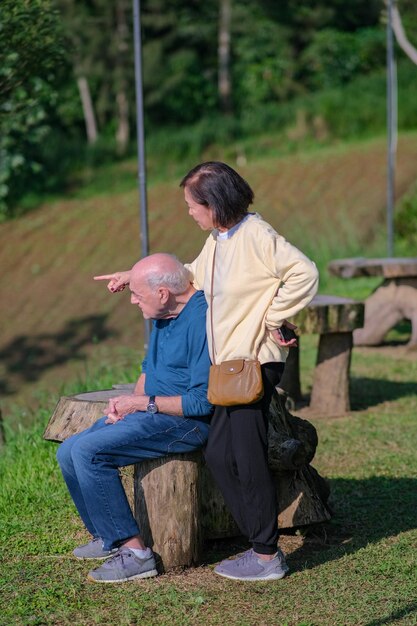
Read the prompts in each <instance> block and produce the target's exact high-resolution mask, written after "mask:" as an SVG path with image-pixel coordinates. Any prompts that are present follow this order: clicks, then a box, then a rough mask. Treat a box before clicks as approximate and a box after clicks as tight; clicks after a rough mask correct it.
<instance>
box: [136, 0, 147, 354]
mask: <svg viewBox="0 0 417 626" xmlns="http://www.w3.org/2000/svg"><path fill="white" fill-rule="evenodd" d="M133 38H134V52H135V88H136V129H137V131H136V132H137V149H138V190H139V198H140V242H141V256H142V258H143V257H145V256H148V254H149V242H148V199H147V193H146V156H145V131H144V123H143V79H142V37H141V29H140V0H133ZM149 336H150V323H149V320H145V348H146V347H147V346H148V344H149Z"/></svg>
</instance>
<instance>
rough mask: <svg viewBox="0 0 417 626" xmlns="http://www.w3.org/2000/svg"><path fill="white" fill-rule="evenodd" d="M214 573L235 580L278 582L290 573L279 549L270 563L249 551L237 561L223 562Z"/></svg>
mask: <svg viewBox="0 0 417 626" xmlns="http://www.w3.org/2000/svg"><path fill="white" fill-rule="evenodd" d="M214 571H215V572H216V574H219V576H224V577H225V578H232V579H233V580H248V581H255V580H278V579H279V578H284V576H285V574H286V573H287V572H288V565H287V563H286V562H285V557H284V555H283V553H282V552H281V550H280V549H279V548H278V551H277V553H276V555H275V556H274V558H273V559H271V560H270V561H264V560H263V559H260V558H259V557H258V555H257V554H255V552H254V551H253V550H248V551H247V552H244V553H243V554H242V555H241V556H240V557H237V558H236V559H227V560H226V561H222V562H221V563H219V565H217V566H216V567H215V568H214Z"/></svg>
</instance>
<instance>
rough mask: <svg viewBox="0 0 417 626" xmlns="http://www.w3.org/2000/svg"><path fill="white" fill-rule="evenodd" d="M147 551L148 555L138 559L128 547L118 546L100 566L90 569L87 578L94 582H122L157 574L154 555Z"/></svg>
mask: <svg viewBox="0 0 417 626" xmlns="http://www.w3.org/2000/svg"><path fill="white" fill-rule="evenodd" d="M149 552H150V555H149V556H148V557H146V558H144V559H140V558H139V557H138V556H136V555H135V554H134V552H132V550H129V548H120V550H119V551H118V552H117V553H116V554H115V555H114V556H112V557H110V559H108V560H107V561H105V563H103V565H102V566H101V567H98V568H97V569H92V570H91V572H89V573H88V576H87V578H88V579H89V580H93V581H94V582H96V583H124V582H125V581H127V580H134V579H135V578H151V576H157V575H158V572H157V571H156V563H155V557H154V555H153V553H152V551H151V550H150V551H149Z"/></svg>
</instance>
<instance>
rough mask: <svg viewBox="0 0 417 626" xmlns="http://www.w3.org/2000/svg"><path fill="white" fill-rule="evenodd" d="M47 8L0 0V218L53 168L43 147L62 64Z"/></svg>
mask: <svg viewBox="0 0 417 626" xmlns="http://www.w3.org/2000/svg"><path fill="white" fill-rule="evenodd" d="M52 7H53V5H52V2H51V0H33V2H28V1H26V0H4V1H3V2H2V4H1V7H0V216H1V215H2V214H4V213H5V212H6V211H7V207H8V206H10V205H13V203H14V202H15V201H16V200H17V199H18V198H19V196H20V195H21V194H22V192H24V191H25V190H26V189H27V188H28V186H29V185H30V186H31V187H32V188H34V189H35V190H36V188H45V187H46V188H47V187H48V177H49V176H51V175H52V176H53V175H54V170H55V171H56V168H57V167H58V168H59V162H58V164H55V165H53V166H52V163H53V162H52V161H51V160H50V158H49V155H48V152H47V150H46V149H45V144H46V142H49V141H53V140H54V138H55V136H56V134H57V133H58V132H59V123H58V120H57V115H56V112H57V104H58V99H59V92H58V89H59V86H60V84H61V85H62V82H63V69H64V66H65V60H64V56H65V47H64V40H63V36H62V29H61V23H60V19H59V15H58V12H57V11H56V9H53V8H52ZM49 166H52V167H49Z"/></svg>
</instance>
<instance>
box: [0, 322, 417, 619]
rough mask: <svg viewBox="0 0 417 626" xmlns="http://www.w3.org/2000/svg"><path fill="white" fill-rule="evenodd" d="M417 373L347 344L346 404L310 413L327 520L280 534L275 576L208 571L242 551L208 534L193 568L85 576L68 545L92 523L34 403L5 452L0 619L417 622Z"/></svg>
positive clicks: (307, 349) (101, 381) (310, 349)
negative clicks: (144, 575) (327, 499)
mask: <svg viewBox="0 0 417 626" xmlns="http://www.w3.org/2000/svg"><path fill="white" fill-rule="evenodd" d="M406 331H407V329H405V330H404V329H401V328H400V329H399V331H398V332H397V333H396V334H395V335H394V334H393V335H392V336H391V337H390V339H391V343H392V341H395V340H398V339H403V338H404V336H405V334H404V333H406ZM314 355H315V339H314V338H311V337H305V338H303V362H302V379H303V384H304V389H305V391H307V390H308V386H309V383H310V381H311V371H312V367H313V363H314ZM100 375H101V378H100V377H98V378H96V385H97V387H99V388H100V387H101V388H103V387H105V386H108V384H109V381H110V380H111V379H112V376H113V380H114V376H116V377H117V378H118V379H120V372H115V373H113V372H112V370H111V368H108V369H107V370H106V371H105V372H104V373H103V371H102V372H101V373H100ZM128 377H129V376H128ZM416 380H417V361H416V358H415V353H414V355H413V354H410V353H407V352H406V350H405V349H404V347H403V346H401V345H399V346H392V345H387V346H385V347H382V348H378V349H377V348H374V349H371V348H366V349H365V348H362V349H356V350H354V358H353V364H352V400H353V410H352V412H351V413H350V414H349V415H346V416H345V417H343V418H337V419H319V418H316V419H314V424H315V426H316V427H317V429H318V433H319V441H320V443H319V447H318V450H317V454H316V458H315V459H314V462H313V464H314V465H315V467H316V468H317V469H318V470H319V471H320V473H321V474H322V475H324V476H326V477H328V478H329V479H330V480H331V487H332V507H333V508H334V518H333V519H332V521H331V522H330V523H328V524H326V525H323V526H318V527H315V528H311V529H309V530H308V531H304V530H302V531H298V532H297V533H294V534H290V535H283V536H282V540H281V545H282V547H283V549H284V550H285V551H286V552H287V554H288V561H289V565H290V568H291V575H290V576H289V577H287V578H285V579H283V580H281V581H277V582H274V583H256V584H254V583H236V582H235V583H234V582H232V581H227V580H225V579H222V578H220V577H217V576H216V575H215V574H214V573H213V572H212V569H213V566H214V564H215V563H216V562H217V561H218V560H219V559H220V558H223V557H225V556H227V555H229V554H230V553H233V552H238V551H241V550H243V549H246V545H245V543H244V541H243V540H241V541H240V542H239V541H237V542H224V541H223V542H220V541H219V542H216V543H211V544H209V545H207V546H206V550H205V561H204V563H203V564H202V565H201V567H198V568H195V569H189V570H186V571H179V572H174V573H172V572H171V573H168V574H165V575H162V576H160V577H158V578H157V579H152V580H144V581H137V582H132V583H127V584H124V585H105V586H100V585H95V584H94V583H89V582H87V581H86V574H87V571H88V569H89V565H88V563H83V562H79V561H76V560H75V559H74V558H73V557H72V556H71V550H72V549H73V548H74V547H75V546H76V545H77V544H78V543H80V542H82V541H84V539H86V534H85V532H84V531H83V529H82V526H81V524H80V522H79V520H78V519H77V516H76V514H75V510H74V508H73V506H72V504H71V501H70V498H69V496H68V495H67V493H66V489H65V487H64V485H63V481H62V479H61V476H60V474H59V470H58V468H57V465H56V462H55V458H54V455H55V450H56V447H55V445H54V444H52V443H46V442H44V441H42V438H41V437H42V431H43V428H44V426H45V424H46V422H47V420H48V417H49V408H48V409H43V410H40V411H39V412H38V414H37V419H36V424H34V426H33V427H32V428H31V429H30V430H21V431H20V432H16V431H14V432H10V433H8V434H9V438H8V443H7V445H6V447H5V449H4V451H3V455H2V457H1V459H0V474H1V483H0V516H1V523H0V538H1V543H2V546H3V549H2V550H1V553H0V559H1V565H0V590H1V594H0V624H2V625H3V624H4V625H5V626H6V625H7V626H9V625H10V626H11V625H12V624H16V625H19V626H20V625H23V624H24V625H26V624H28V625H29V624H39V625H40V624H51V625H52V624H53V625H57V626H58V625H64V624H74V625H77V626H78V625H86V626H90V625H93V624H103V625H108V626H113V625H119V624H120V625H123V626H134V625H138V626H139V624H143V625H146V626H148V625H153V624H172V625H191V626H194V625H198V624H205V625H207V626H208V625H214V624H225V625H228V624H236V625H239V626H255V625H256V626H275V625H279V626H284V625H286V624H287V625H291V626H292V625H294V626H295V625H298V626H301V625H304V626H309V625H323V626H331V625H335V626H336V625H337V626H339V625H340V626H342V625H344V624H352V625H355V626H359V625H366V626H382V625H385V624H417V600H416V589H417V557H416V554H417V551H416V549H417V459H416V454H415V443H416V440H417V421H416V415H417V388H416V383H415V381H416ZM87 386H88V385H87ZM89 386H90V388H91V384H90V385H89ZM69 391H74V388H72V389H70V390H69Z"/></svg>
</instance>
